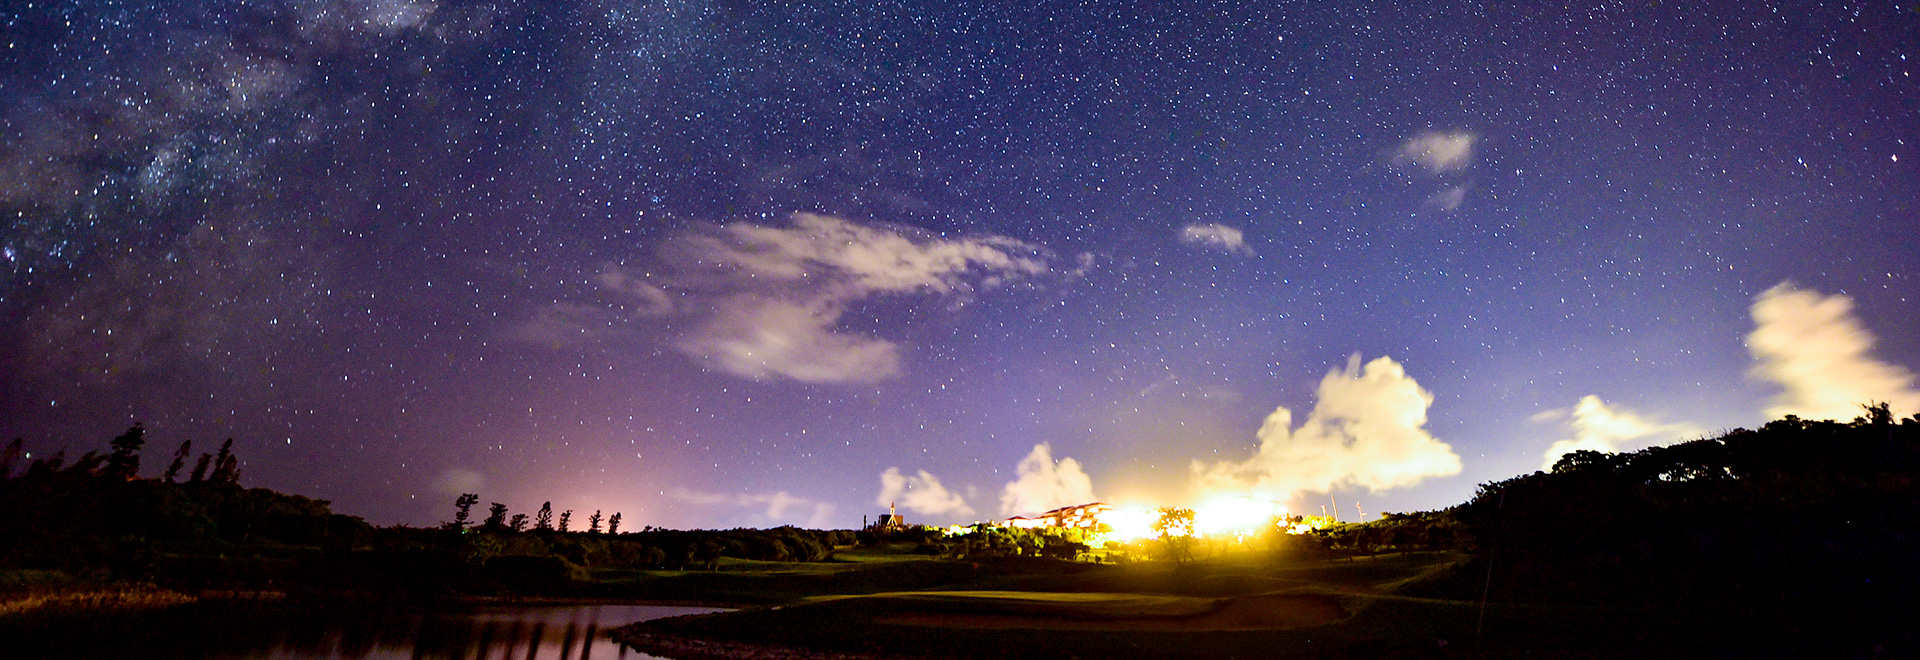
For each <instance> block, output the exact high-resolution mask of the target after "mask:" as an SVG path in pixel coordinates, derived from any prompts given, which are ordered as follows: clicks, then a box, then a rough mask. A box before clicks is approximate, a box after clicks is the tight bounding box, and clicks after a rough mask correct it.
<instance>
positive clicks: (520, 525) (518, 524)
mask: <svg viewBox="0 0 1920 660" xmlns="http://www.w3.org/2000/svg"><path fill="white" fill-rule="evenodd" d="M507 528H508V529H511V530H513V531H516V532H524V531H526V529H527V514H524V513H516V514H513V517H512V518H508V519H507Z"/></svg>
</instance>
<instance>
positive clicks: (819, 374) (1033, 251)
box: [508, 213, 1051, 383]
mask: <svg viewBox="0 0 1920 660" xmlns="http://www.w3.org/2000/svg"><path fill="white" fill-rule="evenodd" d="M660 257H661V259H662V260H663V266H665V269H664V273H665V274H662V275H650V274H645V273H636V272H631V271H628V270H626V269H624V268H621V267H619V266H612V265H610V266H608V267H606V268H605V269H603V270H602V272H601V273H600V274H599V275H598V276H597V277H596V278H595V280H596V283H597V284H598V285H599V287H600V289H601V290H602V291H603V292H605V293H607V294H610V295H612V296H613V297H615V298H617V300H616V301H614V302H612V303H610V304H608V305H602V306H600V307H597V308H594V307H591V306H588V307H586V308H581V307H580V305H581V304H580V303H557V304H556V305H554V306H553V307H552V308H551V309H543V310H542V311H541V312H540V313H538V314H537V315H536V316H535V318H533V319H531V320H529V321H527V322H525V323H522V324H520V325H519V326H518V327H516V328H514V329H512V330H510V331H509V332H508V336H509V337H513V338H518V339H523V340H531V341H536V342H544V341H552V342H558V343H566V342H568V341H569V340H572V341H578V340H587V339H592V338H594V337H595V336H597V334H598V330H599V329H600V328H602V327H618V326H620V325H621V324H622V323H624V322H625V321H628V320H631V319H634V318H640V317H673V318H674V319H675V320H676V323H675V324H674V325H676V326H677V327H682V328H690V330H687V331H684V333H683V334H681V335H679V336H678V337H676V338H675V339H674V340H673V341H672V344H673V346H674V347H675V348H676V349H678V350H679V351H680V352H681V353H683V354H685V355H687V356H688V357H691V358H694V359H695V360H698V361H700V362H702V363H704V364H706V365H708V366H709V367H712V368H715V369H718V370H720V371H724V372H726V373H730V374H734V375H737V376H742V377H746V378H751V379H754V380H775V379H791V380H796V381H801V382H807V383H872V382H877V381H882V380H886V379H889V378H893V377H895V376H898V375H899V374H900V371H901V364H902V362H903V361H904V358H903V357H902V355H901V353H902V350H901V347H900V346H899V345H898V344H895V343H894V342H892V341H888V340H885V339H881V338H879V337H873V336H870V335H865V334H860V333H857V332H853V331H849V330H847V329H845V328H844V327H842V326H843V322H844V321H845V320H847V315H848V314H849V313H851V310H852V309H854V308H856V307H857V306H858V305H859V304H861V303H863V302H866V301H869V300H871V299H873V298H875V297H878V296H885V295H908V294H920V295H932V296H939V297H942V298H944V299H946V300H948V301H949V302H950V303H951V304H965V303H966V302H967V301H968V300H969V298H970V297H971V296H972V295H973V294H974V292H975V291H976V290H978V289H982V288H993V287H997V286H1001V285H1003V284H1005V283H1007V282H1009V281H1012V280H1016V279H1020V278H1027V277H1033V276H1037V275H1040V274H1043V273H1046V272H1048V271H1049V270H1050V268H1051V267H1050V265H1049V264H1048V261H1047V258H1046V257H1045V256H1044V251H1043V250H1041V249H1040V248H1039V247H1037V246H1034V245H1032V244H1029V243H1025V242H1022V241H1018V240H1015V239H1012V238H1007V237H1003V236H979V237H971V238H939V237H931V236H924V235H920V234H918V233H917V232H915V231H913V230H911V229H905V228H894V227H882V226H873V225H862V224H857V223H853V222H849V221H846V220H841V219H838V218H831V217H827V216H822V215H814V214H810V213H799V214H795V215H794V216H793V222H792V223H791V224H790V225H789V226H785V227H776V226H768V225H761V224H754V223H744V222H742V223H733V224H726V225H718V226H706V227H701V228H698V229H694V230H689V231H686V232H682V233H680V234H677V235H675V236H673V237H671V238H669V239H668V242H667V243H666V244H665V245H664V246H663V248H662V249H661V253H660ZM569 305H571V306H569ZM614 308H618V309H619V310H624V313H621V312H619V311H616V310H615V309H614Z"/></svg>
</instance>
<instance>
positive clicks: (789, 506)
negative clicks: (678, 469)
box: [667, 488, 833, 529]
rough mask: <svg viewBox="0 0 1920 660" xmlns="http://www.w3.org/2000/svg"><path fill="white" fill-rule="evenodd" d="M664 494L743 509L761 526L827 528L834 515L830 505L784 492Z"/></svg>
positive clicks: (678, 491) (684, 491) (682, 490)
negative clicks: (750, 512) (749, 512)
mask: <svg viewBox="0 0 1920 660" xmlns="http://www.w3.org/2000/svg"><path fill="white" fill-rule="evenodd" d="M667 495H668V496H669V497H672V498H673V499H675V500H679V501H681V502H686V503H688V504H694V505H699V506H724V507H734V508H739V509H746V510H749V511H752V512H754V515H756V516H758V517H759V518H758V519H757V520H755V522H757V523H761V524H787V525H800V526H803V527H810V528H816V529H817V528H822V527H825V526H826V525H828V524H829V521H828V518H830V517H831V516H832V515H833V505H831V504H828V503H825V502H816V501H814V500H810V499H807V498H804V497H795V496H793V495H790V494H788V493H787V491H784V490H783V491H780V492H777V493H708V492H703V491H697V490H688V489H685V488H674V489H671V490H668V491H667Z"/></svg>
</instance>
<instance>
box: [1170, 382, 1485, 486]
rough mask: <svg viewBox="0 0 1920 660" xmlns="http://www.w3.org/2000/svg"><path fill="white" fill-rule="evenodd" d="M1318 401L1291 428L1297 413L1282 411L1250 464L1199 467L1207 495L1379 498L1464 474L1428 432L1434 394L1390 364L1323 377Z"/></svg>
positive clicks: (1265, 429)
mask: <svg viewBox="0 0 1920 660" xmlns="http://www.w3.org/2000/svg"><path fill="white" fill-rule="evenodd" d="M1318 394H1319V400H1318V402H1317V403H1315V404H1314V407H1313V410H1312V412H1309V413H1308V414H1307V420H1306V422H1305V423H1303V424H1302V425H1301V426H1300V427H1299V428H1298V429H1295V428H1293V412H1292V411H1290V410H1287V409H1286V408H1285V407H1281V408H1276V409H1274V411H1273V414H1271V415H1268V416H1267V420H1266V422H1265V423H1263V424H1262V425H1261V426H1260V430H1259V432H1258V433H1257V437H1258V438H1259V440H1260V448H1259V450H1258V451H1257V452H1256V453H1255V454H1254V455H1253V456H1252V457H1251V458H1248V459H1247V460H1244V461H1238V462H1234V461H1222V462H1219V463H1213V464H1207V463H1204V462H1202V461H1198V460H1196V461H1194V462H1193V465H1192V470H1193V474H1194V477H1195V480H1196V482H1197V485H1198V486H1199V487H1200V488H1201V489H1202V490H1203V491H1214V490H1222V491H1234V492H1247V491H1252V492H1254V493H1257V494H1260V495H1264V496H1267V497H1273V498H1276V499H1285V498H1290V497H1292V496H1294V495H1295V494H1297V493H1302V492H1309V491H1327V490H1330V489H1333V488H1337V487H1342V486H1348V485H1354V486H1361V487H1365V488H1367V489H1368V490H1371V491H1374V492H1379V491H1384V490H1388V489H1392V488H1400V487H1405V486H1412V485H1414V484H1417V483H1420V482H1421V481H1423V480H1425V479H1427V478H1428V477H1444V476H1450V475H1454V474H1458V473H1459V472H1460V456H1459V455H1457V454H1455V453H1454V452H1453V447H1451V446H1449V445H1447V443H1445V442H1441V441H1440V440H1439V439H1437V438H1434V437H1433V436H1432V435H1431V434H1429V433H1427V431H1426V429H1425V428H1423V427H1424V426H1425V425H1426V423H1427V407H1428V406H1430V405H1432V403H1433V394H1432V393H1430V392H1428V391H1426V390H1423V389H1421V388H1420V384H1419V383H1417V382H1415V381H1414V379H1413V378H1411V377H1409V376H1407V373H1406V370H1405V369H1404V368H1402V367H1401V366H1400V365H1399V364H1398V363H1396V362H1394V361H1393V360H1392V359H1390V358H1385V357H1381V358H1376V359H1374V360H1373V361H1371V362H1368V363H1366V365H1365V366H1364V367H1362V366H1361V364H1360V356H1359V355H1354V356H1353V358H1352V359H1351V360H1349V361H1348V363H1347V366H1346V368H1345V369H1335V370H1332V371H1329V372H1328V373H1327V376H1326V378H1323V379H1321V381H1320V389H1319V393H1318Z"/></svg>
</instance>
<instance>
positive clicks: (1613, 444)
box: [1534, 394, 1703, 470]
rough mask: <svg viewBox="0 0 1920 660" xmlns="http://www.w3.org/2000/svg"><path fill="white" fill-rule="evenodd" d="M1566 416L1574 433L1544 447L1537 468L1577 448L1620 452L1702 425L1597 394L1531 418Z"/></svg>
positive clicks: (1549, 466) (1693, 430) (1695, 430)
mask: <svg viewBox="0 0 1920 660" xmlns="http://www.w3.org/2000/svg"><path fill="white" fill-rule="evenodd" d="M1555 419H1558V420H1565V422H1566V425H1567V427H1568V428H1569V429H1571V430H1572V431H1573V437H1572V438H1569V439H1565V440H1559V441H1556V442H1554V443H1553V445H1552V446H1549V447H1547V453H1546V460H1545V461H1544V462H1542V463H1541V465H1540V469H1542V470H1550V469H1553V464H1554V463H1557V462H1559V461H1560V457H1562V456H1565V455H1567V454H1570V453H1573V452H1576V451H1580V450H1583V449H1585V450H1592V451H1599V452H1619V451H1630V450H1636V449H1641V448H1645V447H1649V446H1652V445H1653V444H1655V443H1658V442H1661V441H1668V440H1675V439H1679V438H1683V437H1686V436H1692V435H1699V434H1700V433H1701V432H1702V430H1703V429H1701V428H1700V427H1697V426H1694V425H1692V424H1687V423H1683V422H1682V423H1671V424H1669V423H1663V422H1660V421H1657V420H1654V419H1652V418H1649V417H1646V416H1644V415H1641V414H1639V413H1635V412H1633V411H1631V410H1627V409H1625V408H1621V407H1619V406H1609V405H1607V402H1605V401H1602V400H1600V397H1598V396H1594V395H1591V394H1589V395H1587V396H1584V397H1581V398H1580V403H1578V404H1576V405H1574V407H1573V410H1572V412H1571V416H1569V412H1568V411H1566V410H1564V409H1562V410H1550V411H1547V412H1545V413H1542V414H1539V415H1535V416H1534V421H1548V420H1555Z"/></svg>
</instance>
